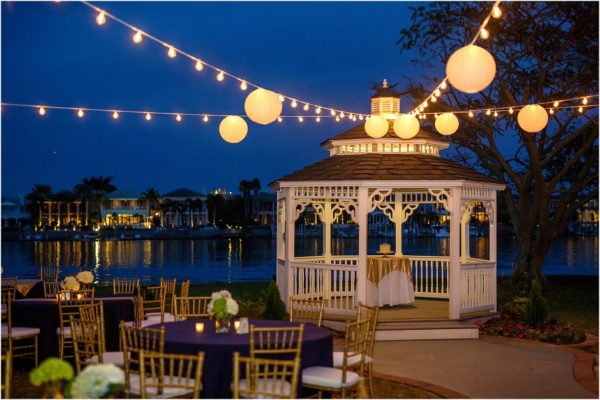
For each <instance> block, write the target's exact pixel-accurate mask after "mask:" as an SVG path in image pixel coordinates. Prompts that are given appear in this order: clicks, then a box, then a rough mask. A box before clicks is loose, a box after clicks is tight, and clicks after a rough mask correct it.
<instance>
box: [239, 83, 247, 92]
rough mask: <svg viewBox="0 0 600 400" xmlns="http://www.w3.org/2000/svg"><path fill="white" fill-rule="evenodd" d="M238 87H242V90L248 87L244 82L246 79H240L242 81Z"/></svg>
mask: <svg viewBox="0 0 600 400" xmlns="http://www.w3.org/2000/svg"><path fill="white" fill-rule="evenodd" d="M240 89H242V90H246V89H248V85H247V84H246V81H242V83H241V84H240Z"/></svg>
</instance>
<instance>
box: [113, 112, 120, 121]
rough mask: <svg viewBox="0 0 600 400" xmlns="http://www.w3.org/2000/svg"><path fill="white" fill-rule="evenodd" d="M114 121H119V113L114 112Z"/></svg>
mask: <svg viewBox="0 0 600 400" xmlns="http://www.w3.org/2000/svg"><path fill="white" fill-rule="evenodd" d="M112 117H113V119H119V113H118V112H116V111H115V112H113V116H112Z"/></svg>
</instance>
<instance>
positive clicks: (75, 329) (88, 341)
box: [69, 316, 104, 373]
mask: <svg viewBox="0 0 600 400" xmlns="http://www.w3.org/2000/svg"><path fill="white" fill-rule="evenodd" d="M69 323H70V325H71V335H72V336H73V352H74V353H75V368H76V369H77V373H80V372H81V370H82V369H83V368H85V366H86V365H87V363H86V360H87V359H89V358H92V357H94V356H96V357H98V363H100V364H101V363H103V362H104V360H103V359H102V353H103V352H104V351H103V345H102V342H101V340H102V337H103V336H102V334H101V333H100V332H102V327H101V323H100V321H89V320H83V319H75V318H73V316H70V317H69Z"/></svg>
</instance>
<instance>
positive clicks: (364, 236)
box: [355, 186, 370, 304]
mask: <svg viewBox="0 0 600 400" xmlns="http://www.w3.org/2000/svg"><path fill="white" fill-rule="evenodd" d="M369 205H370V204H369V189H368V188H366V187H362V186H361V187H359V188H358V210H357V214H358V215H357V221H356V222H357V223H358V271H357V273H356V299H355V302H356V303H359V302H360V303H363V304H365V303H366V300H367V251H368V249H367V241H368V239H369V226H368V217H369Z"/></svg>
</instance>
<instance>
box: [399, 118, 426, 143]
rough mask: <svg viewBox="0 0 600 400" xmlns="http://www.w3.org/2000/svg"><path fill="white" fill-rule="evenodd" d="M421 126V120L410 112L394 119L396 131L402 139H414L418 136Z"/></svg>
mask: <svg viewBox="0 0 600 400" xmlns="http://www.w3.org/2000/svg"><path fill="white" fill-rule="evenodd" d="M419 129H421V126H420V125H419V120H418V119H417V118H416V117H414V116H412V115H408V114H400V115H398V118H396V120H395V121H394V133H395V134H396V136H398V137H399V138H400V139H412V138H414V137H415V136H417V133H419Z"/></svg>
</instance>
